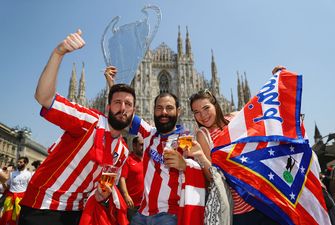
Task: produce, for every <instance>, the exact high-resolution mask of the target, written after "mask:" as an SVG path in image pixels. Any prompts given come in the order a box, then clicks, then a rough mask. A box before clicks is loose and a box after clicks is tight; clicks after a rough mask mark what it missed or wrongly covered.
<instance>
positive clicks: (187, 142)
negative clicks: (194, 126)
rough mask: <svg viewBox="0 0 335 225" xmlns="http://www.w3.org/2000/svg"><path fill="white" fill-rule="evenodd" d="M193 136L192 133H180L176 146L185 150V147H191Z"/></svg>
mask: <svg viewBox="0 0 335 225" xmlns="http://www.w3.org/2000/svg"><path fill="white" fill-rule="evenodd" d="M192 141H193V136H192V135H182V136H180V137H179V138H178V146H179V147H180V148H182V149H183V150H185V148H186V147H187V148H188V149H191V147H192Z"/></svg>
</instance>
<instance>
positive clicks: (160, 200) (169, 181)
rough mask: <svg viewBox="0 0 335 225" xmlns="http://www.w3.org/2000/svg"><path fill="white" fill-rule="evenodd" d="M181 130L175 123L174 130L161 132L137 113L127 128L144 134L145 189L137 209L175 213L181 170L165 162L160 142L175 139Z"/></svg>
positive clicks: (153, 213)
mask: <svg viewBox="0 0 335 225" xmlns="http://www.w3.org/2000/svg"><path fill="white" fill-rule="evenodd" d="M180 131H181V127H180V126H177V129H176V130H175V131H174V132H173V133H170V134H168V135H162V134H160V133H158V132H157V130H156V128H155V127H151V126H150V125H149V124H148V123H147V122H145V121H144V120H142V119H140V118H139V117H138V116H135V117H134V119H133V122H132V125H131V129H130V131H129V132H130V133H131V134H138V135H141V136H142V138H143V151H144V154H143V175H144V193H143V198H142V202H141V206H140V209H139V212H140V213H141V214H143V215H145V216H151V215H155V214H158V213H161V212H167V213H170V214H175V215H177V214H178V209H179V199H180V192H181V185H182V177H183V172H180V171H178V170H177V169H174V168H169V167H167V166H165V165H164V160H163V147H162V143H163V142H172V141H174V140H177V138H178V136H179V133H180Z"/></svg>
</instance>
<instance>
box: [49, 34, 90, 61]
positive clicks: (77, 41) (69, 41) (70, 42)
mask: <svg viewBox="0 0 335 225" xmlns="http://www.w3.org/2000/svg"><path fill="white" fill-rule="evenodd" d="M81 35H82V32H81V30H80V29H78V30H77V32H76V33H72V34H69V35H68V36H67V37H66V38H65V39H64V40H63V41H62V42H61V43H60V44H59V45H58V46H57V47H56V49H55V52H56V53H57V54H59V55H65V54H66V53H68V52H72V51H75V50H77V49H80V48H82V47H84V45H85V41H84V39H83V38H82V37H81Z"/></svg>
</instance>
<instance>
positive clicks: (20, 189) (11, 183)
mask: <svg viewBox="0 0 335 225" xmlns="http://www.w3.org/2000/svg"><path fill="white" fill-rule="evenodd" d="M28 163H29V160H28V158H27V157H19V159H18V161H17V169H16V170H15V171H13V172H11V173H10V174H9V179H8V180H7V182H6V183H5V188H9V190H8V192H7V194H6V199H5V203H4V208H3V215H2V218H1V222H0V224H1V225H7V224H16V220H17V218H18V217H19V214H20V207H19V203H20V201H21V199H22V198H23V196H24V194H25V191H26V189H27V186H28V182H29V180H30V178H31V173H30V172H29V171H28V170H27V169H26V166H27V164H28Z"/></svg>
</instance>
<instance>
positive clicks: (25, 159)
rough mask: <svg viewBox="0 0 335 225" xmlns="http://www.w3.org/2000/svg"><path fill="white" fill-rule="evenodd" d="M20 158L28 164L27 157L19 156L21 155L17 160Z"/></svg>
mask: <svg viewBox="0 0 335 225" xmlns="http://www.w3.org/2000/svg"><path fill="white" fill-rule="evenodd" d="M20 159H23V162H24V163H25V164H28V163H29V159H28V157H25V156H21V157H19V158H18V160H20Z"/></svg>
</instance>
